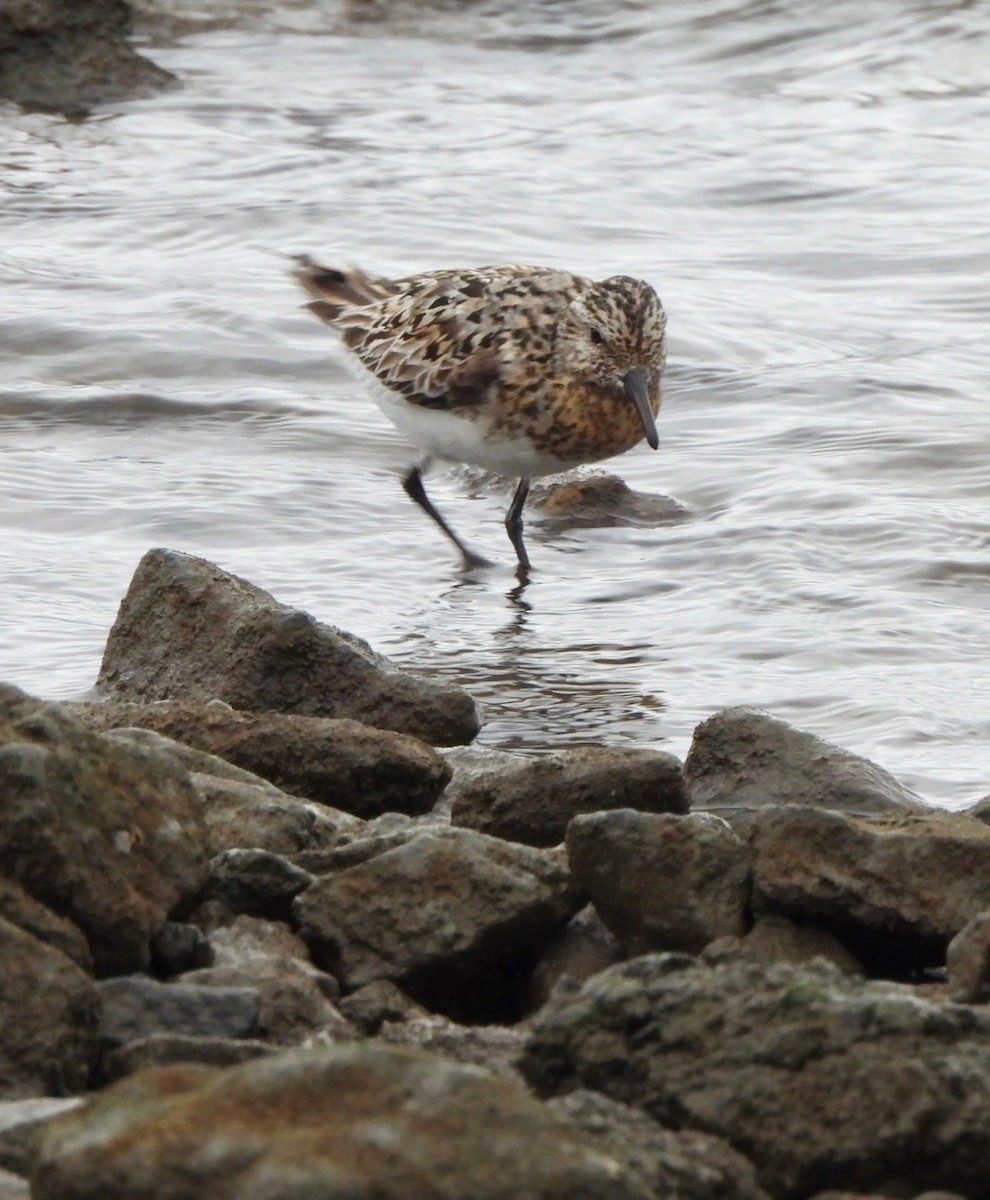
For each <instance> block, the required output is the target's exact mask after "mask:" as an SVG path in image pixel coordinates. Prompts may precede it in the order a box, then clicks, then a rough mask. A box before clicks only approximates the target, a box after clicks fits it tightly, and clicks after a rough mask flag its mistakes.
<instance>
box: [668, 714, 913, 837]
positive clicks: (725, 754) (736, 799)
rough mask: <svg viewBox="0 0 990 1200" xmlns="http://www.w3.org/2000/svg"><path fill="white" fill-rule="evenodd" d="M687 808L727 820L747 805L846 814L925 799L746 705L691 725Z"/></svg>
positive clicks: (904, 806)
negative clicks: (789, 806)
mask: <svg viewBox="0 0 990 1200" xmlns="http://www.w3.org/2000/svg"><path fill="white" fill-rule="evenodd" d="M684 774H685V777H686V779H687V787H688V794H689V796H690V799H691V808H692V810H697V809H706V810H708V811H712V812H718V813H721V815H723V816H724V817H726V819H727V820H732V821H733V824H736V823H737V822H738V821H743V822H745V821H746V820H747V819H748V817H749V815H750V814H751V813H752V812H753V810H759V809H761V808H765V807H767V806H769V805H774V804H801V805H806V806H808V807H814V808H830V809H839V810H843V811H847V812H852V813H885V812H905V811H909V812H912V811H913V812H924V811H930V809H929V806H928V805H926V804H925V802H924V801H923V800H922V799H921V797H920V796H918V795H916V794H915V793H914V792H912V791H911V790H910V788H906V787H905V786H904V785H903V784H902V783H899V782H898V781H897V780H896V779H895V778H894V777H893V776H892V775H890V774H888V773H887V772H886V771H884V770H883V769H882V768H881V767H878V766H876V765H875V764H874V763H871V762H870V761H869V760H868V759H865V758H860V757H859V756H858V755H856V754H852V753H850V752H849V751H848V750H842V749H840V748H839V747H838V746H833V745H832V744H831V743H830V742H826V741H823V740H822V739H821V738H819V737H815V735H814V734H811V733H806V732H805V731H804V730H801V729H795V728H794V727H793V726H791V725H788V724H787V723H786V722H785V721H779V720H777V719H776V718H775V717H771V716H769V715H768V714H767V713H763V712H758V711H757V710H755V709H751V708H726V709H722V711H721V712H717V713H715V715H714V716H712V717H709V718H708V720H707V721H703V722H702V723H701V724H700V725H699V726H698V727H697V729H695V731H694V739H693V741H692V743H691V750H690V753H689V754H688V756H687V759H686V761H685V763H684Z"/></svg>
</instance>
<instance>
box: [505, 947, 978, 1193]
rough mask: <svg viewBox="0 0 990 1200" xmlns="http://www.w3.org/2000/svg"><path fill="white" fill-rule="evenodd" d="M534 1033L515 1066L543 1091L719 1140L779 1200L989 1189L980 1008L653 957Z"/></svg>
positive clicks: (585, 992) (549, 1015)
mask: <svg viewBox="0 0 990 1200" xmlns="http://www.w3.org/2000/svg"><path fill="white" fill-rule="evenodd" d="M532 1030H533V1032H532V1036H531V1039H530V1041H529V1043H528V1045H527V1047H526V1050H525V1052H524V1054H523V1057H522V1059H521V1062H520V1066H521V1068H522V1070H523V1073H524V1074H525V1076H526V1077H527V1078H528V1079H529V1080H530V1081H531V1083H532V1084H533V1085H534V1086H535V1087H536V1088H537V1090H538V1091H539V1092H540V1093H542V1094H544V1095H553V1094H562V1093H566V1092H568V1091H570V1090H572V1089H573V1088H574V1087H575V1086H583V1087H588V1088H593V1089H594V1090H596V1091H600V1092H604V1093H605V1094H606V1095H608V1096H611V1097H612V1098H613V1099H616V1100H619V1101H621V1102H623V1103H626V1104H632V1105H636V1106H638V1107H640V1108H642V1109H644V1110H645V1111H646V1112H647V1113H649V1114H650V1115H652V1116H653V1117H654V1118H655V1119H656V1120H658V1121H659V1122H660V1123H661V1124H668V1125H672V1126H673V1127H676V1128H678V1129H696V1130H700V1131H702V1132H706V1133H710V1134H714V1135H715V1136H717V1137H720V1138H724V1139H725V1140H726V1141H728V1142H730V1143H731V1144H732V1146H734V1147H735V1149H736V1150H738V1151H740V1152H742V1153H743V1154H745V1155H746V1157H747V1158H749V1159H750V1160H751V1161H752V1162H753V1163H754V1165H755V1167H756V1171H757V1177H758V1179H759V1182H760V1185H761V1186H762V1187H764V1188H766V1190H767V1191H769V1192H770V1193H771V1194H772V1195H774V1196H775V1197H779V1198H780V1200H791V1198H795V1200H796V1198H797V1197H805V1196H807V1195H809V1194H810V1193H811V1192H813V1191H815V1190H816V1189H817V1188H820V1186H821V1184H822V1183H823V1182H826V1181H828V1182H830V1183H832V1184H833V1185H834V1186H836V1187H839V1188H849V1189H852V1190H856V1189H861V1190H864V1191H867V1190H869V1189H870V1188H871V1187H873V1186H875V1185H879V1184H883V1185H884V1190H885V1191H887V1190H890V1192H891V1194H904V1195H912V1194H913V1193H915V1192H917V1191H921V1190H922V1189H923V1188H925V1187H944V1188H948V1189H950V1190H952V1189H957V1190H959V1191H960V1192H962V1193H963V1194H964V1195H977V1194H980V1195H982V1194H983V1191H984V1189H985V1187H986V1181H987V1179H990V1012H987V1011H986V1010H985V1009H980V1008H972V1007H967V1006H963V1005H951V1004H950V1005H946V1004H937V1003H933V1002H930V1001H926V1000H923V999H921V998H920V997H919V996H918V995H917V994H916V993H915V992H914V991H913V990H912V989H910V988H908V987H906V986H904V985H899V984H893V983H868V982H865V981H863V980H858V979H854V978H852V977H851V976H849V975H845V974H842V973H841V972H839V971H838V970H836V969H835V968H834V967H832V966H831V965H830V964H827V963H824V962H821V961H818V962H815V963H812V964H810V965H808V966H802V967H793V966H790V965H786V964H781V963H778V964H773V965H770V966H765V965H761V964H759V963H756V962H754V961H753V960H752V959H750V958H748V957H747V956H745V955H726V956H722V957H721V958H716V959H715V960H714V961H706V957H704V956H703V958H702V959H701V960H698V959H692V958H690V957H688V956H687V955H679V954H654V955H648V956H646V957H643V958H637V959H632V960H631V961H629V962H626V963H622V964H621V965H619V966H616V967H610V968H609V969H608V970H606V971H603V972H602V973H601V974H600V975H596V976H595V977H594V978H592V979H589V980H588V981H587V982H586V983H585V984H584V985H583V986H582V987H581V988H580V989H570V990H564V989H558V991H557V993H556V994H555V996H554V997H553V998H551V1001H550V1002H549V1003H548V1004H547V1005H546V1006H545V1008H544V1009H543V1010H542V1011H541V1012H540V1013H538V1014H537V1015H536V1017H535V1018H534V1020H533V1025H532ZM898 1189H899V1190H898Z"/></svg>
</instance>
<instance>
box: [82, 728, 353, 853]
mask: <svg viewBox="0 0 990 1200" xmlns="http://www.w3.org/2000/svg"><path fill="white" fill-rule="evenodd" d="M106 737H107V739H108V741H111V742H121V743H123V744H124V745H127V746H137V747H139V748H144V749H147V750H151V751H157V752H162V753H168V754H171V755H172V756H173V757H174V758H176V759H177V760H178V761H179V762H180V763H181V764H182V765H183V766H184V767H185V768H186V770H187V771H189V778H190V781H191V782H192V785H193V787H194V788H195V789H196V792H197V794H198V796H199V798H200V800H201V802H202V805H203V815H204V818H205V820H206V831H207V841H208V844H209V850H210V854H211V856H212V855H217V854H222V853H223V852H224V851H225V850H235V849H258V850H269V851H271V852H272V853H273V854H300V853H303V852H307V851H310V852H322V851H329V850H330V849H331V848H332V847H334V846H336V845H337V844H338V843H339V842H340V841H341V839H342V838H346V837H350V836H355V835H356V833H357V832H358V831H360V830H362V829H363V828H364V824H365V823H364V821H362V820H361V819H360V817H355V816H353V815H352V814H351V813H345V812H341V811H340V810H338V809H331V808H329V807H328V806H327V805H325V804H317V803H315V802H313V801H310V800H303V799H301V798H300V797H299V796H290V795H289V794H288V793H287V792H283V791H282V790H281V788H277V787H276V786H275V785H274V784H273V783H269V782H268V781H267V780H266V779H261V778H259V776H257V775H252V774H251V772H250V771H245V770H243V769H242V768H241V767H235V766H234V765H233V764H232V763H228V762H226V761H225V760H224V759H221V758H217V756H216V755H215V754H207V753H206V752H205V751H203V750H196V749H194V748H193V747H192V746H187V745H186V744H185V743H184V742H175V741H173V740H172V739H171V738H167V737H163V736H162V735H161V734H159V733H154V732H152V731H151V730H150V729H112V730H110V731H109V732H108V733H107V734H106Z"/></svg>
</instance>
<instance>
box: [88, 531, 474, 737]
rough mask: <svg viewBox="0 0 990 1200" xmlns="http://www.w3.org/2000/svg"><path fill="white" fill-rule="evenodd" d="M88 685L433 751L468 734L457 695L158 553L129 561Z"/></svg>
mask: <svg viewBox="0 0 990 1200" xmlns="http://www.w3.org/2000/svg"><path fill="white" fill-rule="evenodd" d="M97 687H98V688H99V689H100V691H101V692H102V693H103V695H104V696H106V697H107V698H109V699H112V700H127V701H141V702H144V701H151V700H171V699H183V700H203V701H208V700H213V699H218V700H223V701H225V702H226V703H227V704H229V705H231V706H232V707H233V708H235V709H239V710H242V711H244V712H258V711H264V710H271V711H274V712H282V713H300V714H302V715H304V716H315V717H352V718H354V719H356V720H358V721H363V722H365V723H366V724H368V725H374V726H376V727H378V728H381V729H392V730H395V731H396V732H398V733H409V734H412V735H413V737H418V738H421V739H422V740H423V741H425V742H429V743H430V744H431V745H438V746H446V745H456V744H458V743H462V742H469V741H470V740H471V739H472V738H473V737H474V736H475V734H476V733H477V732H478V729H479V727H480V720H479V716H478V711H477V708H476V706H475V704H474V701H473V700H472V699H471V698H470V697H469V696H468V695H467V694H466V693H465V692H463V691H461V690H460V689H459V688H455V687H450V686H446V685H443V684H439V683H433V682H431V681H429V680H426V679H423V678H421V677H419V676H416V675H412V674H409V673H407V672H405V671H399V670H398V669H396V668H395V667H393V666H392V665H391V664H390V663H389V662H388V661H387V660H386V659H384V658H382V657H381V656H380V655H378V654H375V653H374V652H373V651H372V650H371V649H370V647H369V646H368V644H367V643H366V642H363V641H362V640H361V639H360V638H357V637H354V636H353V635H352V634H349V633H344V632H342V631H341V630H339V629H334V628H333V627H332V626H329V625H322V624H320V623H319V622H317V621H315V620H313V618H312V617H310V616H309V615H308V614H306V613H304V612H300V611H298V610H296V609H291V608H288V607H286V606H285V605H283V604H279V603H278V602H277V601H276V600H274V599H273V598H272V597H271V596H270V595H269V594H268V593H267V592H264V591H262V590H261V588H258V587H255V586H254V585H253V584H250V583H248V582H247V581H246V580H243V579H239V578H238V577H237V576H236V575H229V574H227V572H225V571H222V570H220V568H219V567H216V566H214V565H213V564H212V563H209V562H206V561H205V560H204V559H201V558H193V557H191V556H190V555H186V554H179V553H177V552H175V551H170V550H150V551H149V552H148V553H147V554H146V555H145V556H144V558H142V560H141V562H140V563H139V564H138V568H137V571H136V572H135V574H134V578H133V579H132V580H131V585H130V588H129V589H128V592H127V595H126V596H125V597H124V600H123V602H122V604H121V606H120V611H119V613H118V614H117V620H116V622H115V623H114V626H113V629H111V631H110V636H109V638H108V639H107V647H106V652H105V654H104V657H103V665H102V667H101V669H100V675H99V678H98V680H97Z"/></svg>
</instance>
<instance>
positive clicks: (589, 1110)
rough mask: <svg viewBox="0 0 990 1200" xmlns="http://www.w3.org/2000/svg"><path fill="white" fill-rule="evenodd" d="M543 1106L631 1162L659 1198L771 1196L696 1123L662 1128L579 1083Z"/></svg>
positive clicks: (590, 1143)
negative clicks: (573, 1090)
mask: <svg viewBox="0 0 990 1200" xmlns="http://www.w3.org/2000/svg"><path fill="white" fill-rule="evenodd" d="M547 1108H548V1109H549V1110H550V1111H551V1112H554V1113H558V1114H559V1115H560V1116H561V1117H563V1118H564V1119H565V1120H567V1121H569V1122H571V1123H573V1124H575V1125H577V1126H578V1128H579V1129H580V1130H581V1131H582V1133H583V1134H584V1136H585V1139H586V1140H585V1145H586V1146H587V1147H588V1148H589V1149H591V1150H597V1151H598V1152H599V1153H601V1154H610V1155H611V1156H612V1157H613V1158H616V1159H618V1160H619V1162H621V1163H623V1164H625V1165H627V1166H629V1167H631V1168H632V1169H633V1170H634V1171H635V1172H636V1173H637V1174H638V1175H639V1176H640V1178H641V1179H642V1182H643V1184H644V1186H646V1187H648V1188H650V1189H651V1190H652V1191H655V1193H656V1195H657V1196H658V1197H659V1198H660V1200H770V1198H769V1196H768V1195H767V1193H766V1192H765V1191H764V1190H763V1188H761V1187H760V1185H759V1184H758V1183H757V1182H756V1172H755V1171H754V1169H753V1164H752V1163H751V1162H749V1161H748V1160H747V1159H745V1158H744V1157H743V1156H742V1155H741V1154H739V1153H737V1152H736V1151H735V1150H733V1149H732V1147H731V1146H730V1145H729V1144H728V1142H726V1141H724V1140H722V1139H721V1138H716V1137H712V1136H711V1135H710V1134H707V1133H699V1132H698V1131H697V1130H696V1129H678V1130H674V1129H664V1127H663V1126H662V1125H659V1124H658V1123H657V1122H656V1121H654V1120H653V1119H652V1118H651V1117H648V1116H647V1115H646V1113H644V1112H643V1110H642V1109H639V1108H631V1107H630V1106H629V1105H627V1104H620V1103H619V1102H618V1101H617V1100H611V1099H609V1097H607V1096H603V1095H602V1094H601V1092H591V1091H587V1090H585V1089H580V1088H579V1089H578V1090H577V1091H575V1092H570V1093H569V1094H568V1095H566V1096H560V1097H557V1098H556V1099H554V1100H551V1101H549V1102H548V1104H547Z"/></svg>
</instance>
